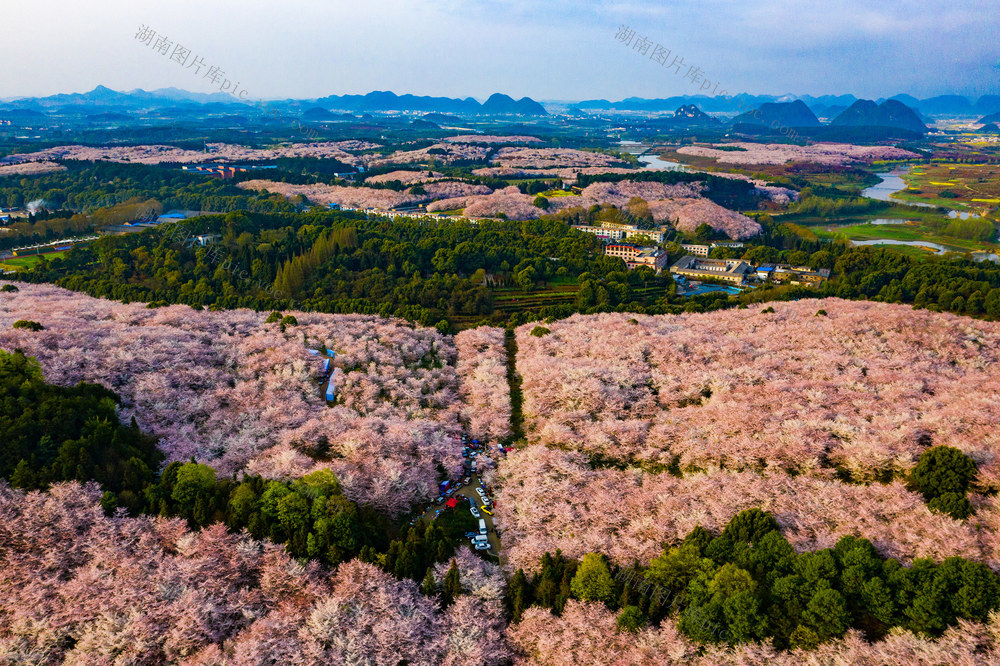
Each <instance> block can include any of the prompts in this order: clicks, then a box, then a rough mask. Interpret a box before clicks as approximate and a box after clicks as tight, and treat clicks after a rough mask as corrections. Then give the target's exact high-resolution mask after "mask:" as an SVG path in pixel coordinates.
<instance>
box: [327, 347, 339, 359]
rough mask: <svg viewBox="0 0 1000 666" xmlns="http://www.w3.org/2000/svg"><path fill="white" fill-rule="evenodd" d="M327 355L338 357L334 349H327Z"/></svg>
mask: <svg viewBox="0 0 1000 666" xmlns="http://www.w3.org/2000/svg"><path fill="white" fill-rule="evenodd" d="M326 355H327V356H329V357H330V358H336V357H337V352H335V351H333V350H332V349H327V350H326Z"/></svg>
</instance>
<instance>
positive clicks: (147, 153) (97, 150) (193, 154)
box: [0, 141, 379, 164]
mask: <svg viewBox="0 0 1000 666" xmlns="http://www.w3.org/2000/svg"><path fill="white" fill-rule="evenodd" d="M378 147H379V145H378V144H375V143H370V142H367V141H321V142H315V143H293V144H287V145H279V146H274V147H272V148H248V147H245V146H237V145H232V144H225V143H210V144H208V146H207V148H208V150H206V151H200V150H185V149H183V148H175V147H173V146H165V145H142V146H101V147H90V146H56V147H54V148H46V149H45V150H40V151H38V152H34V153H18V154H15V155H8V156H7V157H4V158H3V159H0V164H5V163H10V164H16V163H20V162H34V161H41V160H83V161H94V162H123V163H134V164H199V163H202V162H222V161H243V162H250V161H262V160H274V159H278V158H282V157H319V158H324V157H332V158H335V159H337V160H340V161H341V162H344V163H345V164H357V163H359V160H358V158H357V157H356V156H355V155H354V154H352V153H358V152H361V151H365V150H373V149H375V148H378Z"/></svg>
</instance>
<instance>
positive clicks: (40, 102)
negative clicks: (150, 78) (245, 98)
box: [17, 86, 245, 109]
mask: <svg viewBox="0 0 1000 666" xmlns="http://www.w3.org/2000/svg"><path fill="white" fill-rule="evenodd" d="M17 101H23V102H25V103H30V104H31V105H32V106H37V107H41V108H52V107H72V108H74V109H76V108H79V107H81V106H82V107H94V106H113V107H122V108H152V107H158V106H163V103H164V102H174V103H177V102H196V103H199V104H204V103H207V102H215V103H228V104H245V102H241V101H240V100H238V99H236V98H235V97H233V96H232V95H229V94H226V93H192V92H188V91H186V90H180V89H178V88H161V89H159V90H153V91H146V90H142V89H136V90H132V91H129V92H119V91H117V90H112V89H111V88H108V87H106V86H97V87H96V88H94V89H93V90H91V91H90V92H85V93H60V94H58V95H49V96H48V97H27V98H19V99H18V100H17Z"/></svg>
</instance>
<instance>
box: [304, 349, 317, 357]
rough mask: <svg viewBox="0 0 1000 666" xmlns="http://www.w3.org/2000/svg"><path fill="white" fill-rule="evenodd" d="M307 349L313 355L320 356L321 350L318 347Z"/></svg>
mask: <svg viewBox="0 0 1000 666" xmlns="http://www.w3.org/2000/svg"><path fill="white" fill-rule="evenodd" d="M306 351H307V352H309V353H310V354H312V355H313V356H319V350H318V349H307V350H306Z"/></svg>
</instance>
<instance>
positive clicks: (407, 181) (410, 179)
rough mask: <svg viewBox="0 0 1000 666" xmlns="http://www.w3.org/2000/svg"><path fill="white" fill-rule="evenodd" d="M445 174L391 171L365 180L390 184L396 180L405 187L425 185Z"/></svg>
mask: <svg viewBox="0 0 1000 666" xmlns="http://www.w3.org/2000/svg"><path fill="white" fill-rule="evenodd" d="M443 175H444V174H442V173H439V172H437V171H413V170H402V171H390V172H389V173H383V174H380V175H378V176H370V177H368V178H365V182H366V183H390V182H392V181H394V180H398V181H399V182H401V183H402V184H403V185H416V184H417V183H425V182H427V181H428V180H432V179H434V178H441V177H442V176H443Z"/></svg>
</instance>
